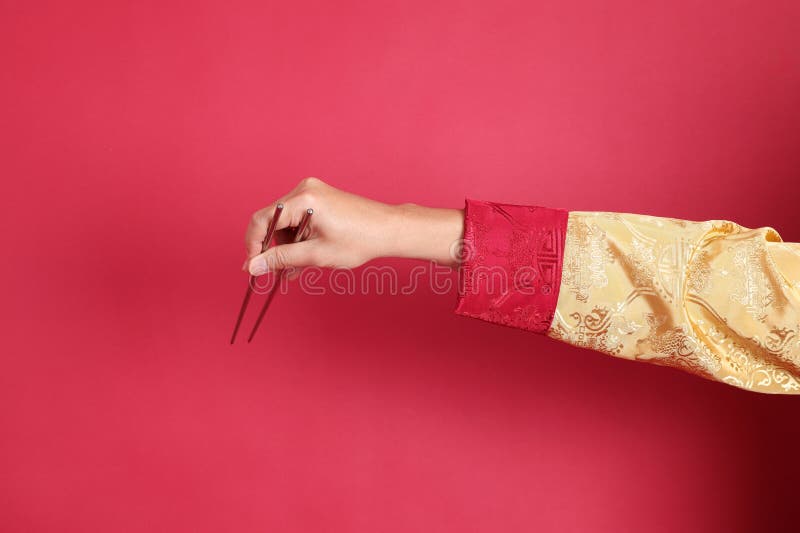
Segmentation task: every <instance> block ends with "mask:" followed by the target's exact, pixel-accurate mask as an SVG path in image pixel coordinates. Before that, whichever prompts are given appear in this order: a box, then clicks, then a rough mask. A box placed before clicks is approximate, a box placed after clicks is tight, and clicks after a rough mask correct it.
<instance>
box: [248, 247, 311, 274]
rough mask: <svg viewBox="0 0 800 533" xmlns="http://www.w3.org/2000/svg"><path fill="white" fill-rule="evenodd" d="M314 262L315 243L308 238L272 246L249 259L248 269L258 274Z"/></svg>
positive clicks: (309, 264)
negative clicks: (307, 239)
mask: <svg viewBox="0 0 800 533" xmlns="http://www.w3.org/2000/svg"><path fill="white" fill-rule="evenodd" d="M259 251H260V250H259ZM316 264H317V243H316V242H314V241H313V240H310V241H302V242H297V243H291V244H280V245H278V246H273V247H272V248H270V249H269V250H267V251H266V252H264V253H263V254H258V255H256V256H255V257H253V258H252V259H250V262H249V264H248V270H249V272H250V274H252V275H253V276H260V275H262V274H266V273H267V272H269V271H276V270H283V269H285V268H289V267H304V266H312V265H316Z"/></svg>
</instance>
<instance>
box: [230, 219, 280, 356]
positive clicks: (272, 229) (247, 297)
mask: <svg viewBox="0 0 800 533" xmlns="http://www.w3.org/2000/svg"><path fill="white" fill-rule="evenodd" d="M281 213H283V204H278V205H276V206H275V212H274V213H273V214H272V220H270V221H269V225H268V226H267V234H266V236H265V237H264V240H263V241H261V253H262V254H263V253H264V252H266V251H267V248H269V245H270V244H271V243H272V238H273V237H274V236H275V227H276V226H277V225H278V219H279V218H280V217H281ZM255 279H256V277H255V276H250V279H249V281H248V282H247V292H245V293H244V300H242V307H241V309H239V316H238V317H237V318H236V326H234V328H233V335H231V344H233V341H235V340H236V333H237V332H238V331H239V326H241V324H242V318H244V312H245V311H246V310H247V305H248V304H249V303H250V295H251V294H253V283H254V282H255Z"/></svg>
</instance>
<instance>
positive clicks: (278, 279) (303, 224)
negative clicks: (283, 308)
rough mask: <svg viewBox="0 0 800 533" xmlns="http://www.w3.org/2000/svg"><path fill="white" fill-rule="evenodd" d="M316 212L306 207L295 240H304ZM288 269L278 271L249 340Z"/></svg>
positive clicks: (249, 339)
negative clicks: (312, 216)
mask: <svg viewBox="0 0 800 533" xmlns="http://www.w3.org/2000/svg"><path fill="white" fill-rule="evenodd" d="M313 214H314V210H313V209H306V212H305V213H304V214H303V219H302V220H301V221H300V225H299V226H297V231H296V232H295V234H294V240H293V242H300V241H302V240H304V233H305V232H306V229H307V228H308V224H309V223H310V222H311V215H313ZM285 272H286V271H285V270H283V269H281V270H280V271H278V272H277V273H276V279H275V285H273V286H272V290H271V291H269V295H268V296H267V299H266V301H265V302H264V305H263V306H262V307H261V312H260V313H258V318H257V319H256V323H255V324H254V325H253V331H251V332H250V336H249V337H247V342H250V341H252V340H253V337H254V336H255V334H256V331H258V326H260V325H261V320H262V319H263V318H264V315H265V314H266V312H267V309H268V308H269V305H270V304H271V303H272V299H273V298H274V297H275V294H276V293H277V292H278V287H280V285H281V280H282V279H283V275H284V273H285Z"/></svg>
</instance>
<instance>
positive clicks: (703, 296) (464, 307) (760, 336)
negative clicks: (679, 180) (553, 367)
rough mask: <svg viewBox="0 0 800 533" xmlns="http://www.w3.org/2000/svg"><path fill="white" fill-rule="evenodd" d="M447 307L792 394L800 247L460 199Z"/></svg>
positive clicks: (624, 216)
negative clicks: (455, 272) (457, 258)
mask: <svg viewBox="0 0 800 533" xmlns="http://www.w3.org/2000/svg"><path fill="white" fill-rule="evenodd" d="M460 281H461V282H460V287H459V296H458V305H457V307H456V313H458V314H461V315H464V316H470V317H475V318H479V319H482V320H486V321H489V322H493V323H497V324H502V325H506V326H511V327H516V328H521V329H525V330H529V331H532V332H535V333H540V334H545V335H547V336H549V337H552V338H554V339H557V340H560V341H562V342H566V343H569V344H572V345H574V346H579V347H583V348H588V349H591V350H595V351H598V352H602V353H604V354H607V355H612V356H615V357H621V358H624V359H629V360H633V361H644V362H648V363H654V364H658V365H664V366H671V367H675V368H680V369H683V370H685V371H688V372H691V373H692V374H695V375H697V376H701V377H704V378H707V379H710V380H714V381H719V382H722V383H727V384H729V385H733V386H735V387H740V388H742V389H747V390H751V391H756V392H763V393H779V394H800V335H798V332H799V331H800V312H799V310H800V244H799V243H789V242H783V240H782V239H781V237H780V235H779V234H778V232H777V231H776V230H774V229H773V228H770V227H761V228H756V229H750V228H746V227H743V226H741V225H739V224H737V223H735V222H731V221H729V220H706V221H689V220H681V219H676V218H666V217H656V216H648V215H642V214H633V213H613V212H588V211H567V210H565V209H557V208H549V207H541V206H524V205H512V204H501V203H495V202H485V201H478V200H471V199H467V200H466V209H465V221H464V247H463V256H462V263H461V269H460Z"/></svg>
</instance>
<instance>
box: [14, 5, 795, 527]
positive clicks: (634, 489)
mask: <svg viewBox="0 0 800 533" xmlns="http://www.w3.org/2000/svg"><path fill="white" fill-rule="evenodd" d="M655 4H657V5H655ZM0 6H2V11H0V58H2V83H1V84H0V96H2V106H0V110H1V111H0V112H1V113H2V124H1V125H0V141H1V142H0V150H2V158H1V160H0V164H1V165H2V171H1V172H2V198H3V207H2V210H1V211H0V222H1V223H2V245H3V250H4V256H3V261H2V266H1V267H0V268H2V280H3V281H2V284H3V288H2V311H1V312H2V317H1V318H2V328H3V332H2V348H0V349H1V350H2V355H1V356H0V357H1V360H0V363H1V364H2V367H1V368H0V431H2V435H1V436H0V530H2V531H3V532H17V531H35V532H39V531H70V532H71V531H80V532H93V531H98V532H100V531H102V532H107V531H115V532H117V531H119V532H125V531H237V532H246V531H259V532H263V531H292V532H293V531H364V532H392V531H403V532H406V531H459V532H463V531H487V532H512V531H535V530H560V531H650V532H652V531H702V532H712V531H724V532H732V531H766V530H770V529H774V528H775V527H777V526H778V525H780V524H788V523H789V519H790V518H791V519H793V520H794V524H795V526H796V525H797V522H796V520H797V514H796V505H797V480H798V476H799V475H800V465H798V460H797V452H798V449H800V448H799V447H800V428H798V414H799V413H800V411H798V408H800V403H798V399H797V398H790V397H770V396H761V395H757V394H752V393H747V392H743V391H739V390H737V389H734V388H732V387H729V386H726V385H721V384H716V383H712V382H708V381H705V380H702V379H699V378H696V377H693V376H691V375H688V374H683V373H681V372H679V371H676V370H672V369H666V368H661V367H656V366H651V365H647V364H636V363H630V362H627V361H622V360H616V359H613V358H610V357H607V356H604V355H601V354H598V353H595V352H589V351H584V350H579V349H576V348H571V347H569V346H566V345H562V344H559V343H557V342H556V341H552V340H550V339H547V338H545V337H539V336H535V335H532V334H527V333H524V332H521V331H515V330H512V329H508V328H503V327H498V326H492V325H489V324H485V323H482V322H479V321H475V320H470V319H466V318H461V317H457V316H455V315H453V314H452V310H453V308H454V305H455V295H454V294H451V295H449V296H437V295H434V294H433V293H432V292H431V291H429V290H423V291H421V292H419V293H417V294H415V295H414V296H388V295H384V296H380V295H375V294H372V295H367V296H326V297H312V296H307V295H303V294H301V293H300V292H299V291H294V292H292V293H291V294H290V295H287V296H285V297H280V298H279V299H278V300H276V302H275V305H274V307H273V309H272V310H271V313H270V314H269V315H268V320H267V322H266V323H265V327H264V328H263V331H262V332H261V334H260V336H259V337H257V338H256V341H255V342H254V344H252V345H247V344H239V345H236V346H235V347H231V346H229V345H228V344H227V341H228V337H229V334H230V331H231V327H232V325H233V320H234V317H235V314H236V311H237V309H238V306H239V303H240V299H241V296H242V293H243V290H244V285H245V279H246V278H245V276H244V274H243V273H242V272H240V271H239V268H240V266H241V262H242V260H243V255H244V249H243V242H242V238H243V232H244V229H245V225H246V222H247V219H248V217H249V214H250V213H251V212H252V211H254V210H255V209H257V208H260V207H262V206H264V205H266V204H267V203H269V202H270V201H271V200H273V199H274V198H275V197H276V196H278V195H280V194H283V193H284V192H286V191H287V190H289V189H290V188H291V187H292V186H294V184H295V183H296V181H297V180H299V179H300V178H302V177H304V176H308V175H314V176H318V177H321V178H323V179H325V180H327V181H329V182H330V183H332V184H334V185H336V186H339V187H342V188H345V189H348V190H352V191H355V192H358V193H361V194H364V195H367V196H370V197H374V198H377V199H381V200H384V201H389V202H403V201H413V202H416V203H421V204H428V205H443V206H454V207H460V206H462V205H463V199H464V197H465V196H469V197H473V198H480V199H486V200H496V201H510V202H516V203H531V204H540V205H549V206H558V207H566V208H569V209H576V210H609V211H628V212H641V213H649V214H656V215H664V216H676V217H683V218H690V219H695V220H703V219H709V218H727V219H732V220H735V221H737V222H739V223H741V224H743V225H746V226H750V227H757V226H763V225H770V226H773V227H775V228H776V229H777V230H778V231H779V232H780V233H781V235H782V236H783V238H784V239H785V240H791V241H796V240H798V239H800V222H799V221H798V220H797V192H798V185H797V181H796V180H797V178H798V174H799V171H798V168H800V150H798V147H800V104H799V103H798V102H799V100H798V94H800V53H798V52H800V3H798V2H796V1H794V0H786V1H768V2H754V1H741V0H729V1H725V2H701V1H690V0H681V1H672V2H640V1H633V0H630V1H622V0H611V1H604V2H591V1H561V2H551V3H541V2H514V3H512V2H497V1H492V2H487V1H484V2H448V3H442V2H435V3H430V2H413V3H406V2H391V3H389V2H386V3H384V2H358V3H356V2H342V1H336V2H332V1H331V2H217V3H210V2H188V1H187V2H180V3H179V2H169V3H165V2H162V1H159V2H130V3H122V2H94V3H87V2H27V1H11V2H9V1H3V2H2V3H0ZM402 266H403V268H409V267H410V264H407V263H402ZM302 313H304V314H305V318H304V319H303V318H302V315H301V314H302ZM248 326H249V322H247V323H246V327H248ZM791 486H793V487H794V488H793V489H791V490H790V487H791Z"/></svg>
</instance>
